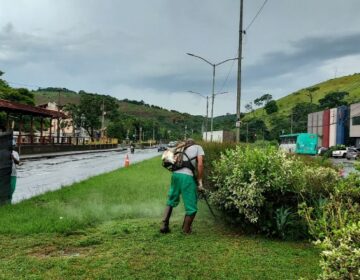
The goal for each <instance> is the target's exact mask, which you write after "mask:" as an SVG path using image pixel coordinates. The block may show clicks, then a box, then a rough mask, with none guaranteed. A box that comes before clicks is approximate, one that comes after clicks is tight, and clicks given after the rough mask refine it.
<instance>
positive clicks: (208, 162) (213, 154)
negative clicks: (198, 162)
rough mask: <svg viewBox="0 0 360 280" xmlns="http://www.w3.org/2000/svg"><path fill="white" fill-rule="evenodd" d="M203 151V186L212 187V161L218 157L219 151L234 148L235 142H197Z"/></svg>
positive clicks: (222, 151)
mask: <svg viewBox="0 0 360 280" xmlns="http://www.w3.org/2000/svg"><path fill="white" fill-rule="evenodd" d="M199 145H201V146H202V147H203V149H204V152H205V161H204V180H203V183H204V186H205V188H206V189H212V188H213V184H212V182H211V172H212V169H213V162H214V161H216V160H218V159H219V158H220V155H221V153H224V152H225V151H226V150H229V149H230V150H231V149H235V147H236V143H216V142H212V143H210V142H199Z"/></svg>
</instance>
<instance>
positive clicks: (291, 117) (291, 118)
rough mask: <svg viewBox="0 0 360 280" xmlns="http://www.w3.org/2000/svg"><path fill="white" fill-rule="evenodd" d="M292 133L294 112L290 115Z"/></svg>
mask: <svg viewBox="0 0 360 280" xmlns="http://www.w3.org/2000/svg"><path fill="white" fill-rule="evenodd" d="M290 133H291V134H292V133H293V114H292V113H291V115H290Z"/></svg>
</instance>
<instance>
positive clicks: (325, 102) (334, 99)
mask: <svg viewBox="0 0 360 280" xmlns="http://www.w3.org/2000/svg"><path fill="white" fill-rule="evenodd" d="M348 95H349V93H348V92H346V91H338V92H330V93H328V94H327V95H325V97H324V98H321V99H320V100H319V107H320V108H321V109H331V108H335V107H339V106H342V105H347V102H346V101H345V100H344V98H345V96H348Z"/></svg>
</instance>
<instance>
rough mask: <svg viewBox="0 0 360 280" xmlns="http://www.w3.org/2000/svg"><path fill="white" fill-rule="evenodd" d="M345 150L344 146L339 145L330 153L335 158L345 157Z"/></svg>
mask: <svg viewBox="0 0 360 280" xmlns="http://www.w3.org/2000/svg"><path fill="white" fill-rule="evenodd" d="M346 152H347V148H346V147H339V148H338V149H336V150H334V151H333V152H332V154H331V155H332V156H333V157H337V158H346Z"/></svg>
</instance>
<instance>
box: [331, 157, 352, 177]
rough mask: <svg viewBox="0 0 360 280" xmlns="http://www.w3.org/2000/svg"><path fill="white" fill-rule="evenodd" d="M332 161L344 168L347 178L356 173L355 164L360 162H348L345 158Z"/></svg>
mask: <svg viewBox="0 0 360 280" xmlns="http://www.w3.org/2000/svg"><path fill="white" fill-rule="evenodd" d="M331 161H332V162H333V163H334V164H336V165H340V166H342V167H343V170H344V177H346V176H347V175H349V173H350V172H354V171H355V168H354V163H355V162H358V161H355V160H347V159H343V158H332V159H331Z"/></svg>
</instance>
